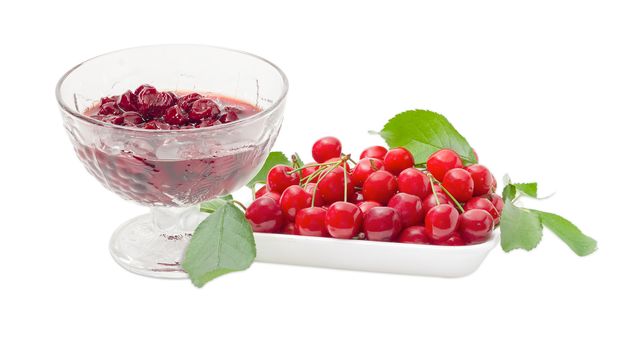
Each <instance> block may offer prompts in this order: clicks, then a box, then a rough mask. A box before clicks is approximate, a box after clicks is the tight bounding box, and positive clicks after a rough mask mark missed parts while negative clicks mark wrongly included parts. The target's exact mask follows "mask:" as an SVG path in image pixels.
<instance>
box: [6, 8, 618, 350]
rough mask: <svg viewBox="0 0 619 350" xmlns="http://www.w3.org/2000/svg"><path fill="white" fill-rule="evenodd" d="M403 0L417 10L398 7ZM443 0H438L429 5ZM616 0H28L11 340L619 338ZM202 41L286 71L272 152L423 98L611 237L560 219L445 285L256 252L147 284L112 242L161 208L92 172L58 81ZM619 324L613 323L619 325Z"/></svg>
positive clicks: (182, 343) (519, 175) (11, 87)
mask: <svg viewBox="0 0 619 350" xmlns="http://www.w3.org/2000/svg"><path fill="white" fill-rule="evenodd" d="M402 3H404V2H402ZM429 3H431V4H429ZM611 4H612V1H608V2H598V1H581V2H572V1H558V2H556V3H551V2H544V1H531V2H528V1H519V2H513V4H512V5H500V4H498V2H497V1H488V2H471V1H466V2H464V1H463V2H453V3H447V2H441V1H433V2H428V4H415V5H413V4H410V5H407V6H403V5H398V4H396V3H391V2H389V1H380V2H373V3H368V4H367V5H364V4H362V3H361V2H354V3H353V2H351V3H350V4H346V5H345V4H343V3H342V4H341V5H340V4H336V3H335V2H334V1H330V2H321V1H316V0H314V1H309V2H297V1H286V2H282V3H281V4H276V3H272V2H270V1H265V0H260V1H250V2H247V3H237V2H235V1H218V2H207V1H196V2H185V1H180V0H176V1H165V2H159V1H152V0H151V1H148V2H137V1H135V2H134V1H127V0H124V1H113V0H108V1H105V2H103V1H96V2H95V1H83V0H82V1H72V2H69V1H66V2H61V1H45V2H40V3H38V4H36V3H33V2H24V1H20V2H18V1H12V2H7V3H4V4H3V6H2V7H3V8H2V13H1V14H0V17H1V20H0V29H1V31H0V35H1V40H2V41H1V42H2V51H3V53H2V54H1V56H0V61H1V65H0V69H1V72H0V73H1V74H0V89H1V95H0V96H2V107H1V109H0V111H1V113H0V115H1V117H0V118H2V124H1V125H2V129H3V130H2V133H1V136H0V142H1V147H0V152H1V156H2V158H1V159H2V163H1V164H2V166H1V170H0V176H1V181H0V184H1V185H2V187H1V190H0V191H1V192H0V194H1V195H2V198H1V202H2V206H3V208H2V211H1V213H2V214H0V217H1V220H2V225H1V226H0V227H2V228H1V233H2V242H1V243H0V261H2V265H1V269H2V279H1V280H2V282H1V287H0V323H1V325H0V334H1V335H0V348H2V349H25V348H38V349H41V348H47V347H51V348H62V349H74V348H77V349H91V348H107V349H112V348H114V349H115V348H119V349H123V348H131V347H132V348H140V349H160V348H161V349H164V348H165V349H171V348H173V349H186V348H209V349H220V348H233V347H234V348H243V349H249V348H269V349H276V348H284V349H296V348H301V349H303V348H307V349H319V348H345V349H350V348H358V349H359V348H381V349H382V348H413V347H416V348H429V347H433V348H452V349H453V348H474V349H486V348H493V347H497V348H503V349H521V348H528V347H536V348H537V347H539V348H541V347H546V348H547V347H552V348H561V347H565V346H577V347H583V348H584V347H586V348H613V347H614V348H617V346H618V345H619V342H618V341H617V338H616V330H617V329H616V327H617V313H618V312H619V308H618V302H617V295H618V294H619V289H618V287H617V282H618V273H617V267H618V266H619V264H618V262H619V261H618V256H619V253H618V252H617V249H616V247H617V244H618V243H619V242H618V238H617V236H618V235H619V232H618V230H617V217H618V215H617V213H616V207H617V204H616V203H617V198H618V195H619V193H618V191H617V183H618V182H617V181H618V180H617V156H616V152H617V151H618V149H619V147H617V146H618V145H617V136H616V133H617V131H618V126H619V123H617V118H619V115H618V112H619V103H618V96H619V95H618V92H619V68H618V67H619V53H618V51H617V43H618V40H617V39H618V38H617V36H618V34H619V21H617V18H618V15H619V12H618V11H617V10H616V9H615V8H613V7H612V6H611ZM159 43H205V44H212V45H218V46H225V47H231V48H237V49H241V50H245V51H250V52H253V53H256V54H258V55H262V56H264V57H266V58H268V59H270V60H272V61H273V62H275V63H276V64H278V65H279V66H280V67H281V68H282V69H283V70H284V71H285V72H286V73H287V74H288V77H289V79H290V94H289V100H288V106H287V110H286V118H285V121H284V126H283V128H282V132H281V134H280V137H279V139H278V141H277V144H276V146H275V149H278V150H283V151H286V152H289V153H290V152H292V151H294V150H297V151H299V152H300V153H301V154H302V155H305V156H306V158H307V157H308V156H309V148H310V147H311V143H312V142H313V140H314V139H316V138H318V137H320V136H324V135H325V134H333V135H335V136H338V137H339V138H340V139H341V140H342V141H343V143H344V147H345V150H346V151H350V152H353V154H357V155H358V152H359V151H360V149H361V148H362V147H364V146H366V145H370V144H372V143H378V142H380V139H378V138H377V137H375V136H370V135H368V134H367V133H366V131H367V130H370V129H373V130H379V129H380V128H381V127H382V125H383V123H384V122H385V121H386V120H387V119H388V118H390V117H391V116H393V115H395V114H396V113H398V112H401V111H403V110H406V109H413V108H425V109H431V110H434V111H437V112H440V113H442V114H444V115H446V116H447V117H448V118H449V119H450V120H451V121H452V123H453V124H454V125H455V126H456V127H457V128H458V129H459V130H460V131H461V133H462V134H464V135H465V136H466V137H467V138H468V140H469V142H470V143H471V144H472V145H473V146H474V147H475V148H476V150H477V152H478V153H479V155H480V159H481V162H482V163H483V164H485V165H487V166H489V167H490V168H491V169H492V170H493V171H494V173H495V174H496V175H497V177H498V178H500V177H502V175H503V174H505V173H507V172H509V174H510V175H511V176H512V178H513V179H515V180H517V181H529V180H537V181H539V182H540V186H541V193H542V194H550V193H552V192H555V191H556V192H557V194H556V195H555V196H554V197H553V198H551V199H549V200H547V201H545V202H543V203H539V204H538V207H539V208H545V209H548V210H551V211H556V212H557V213H560V214H563V215H564V216H566V217H568V218H570V219H571V220H573V221H574V222H575V223H576V224H578V225H579V226H580V227H581V228H582V229H583V230H584V231H585V232H586V233H588V234H589V235H591V236H593V237H595V238H596V239H597V240H598V242H599V247H600V248H599V251H598V252H597V253H595V254H594V255H592V256H589V257H585V258H579V257H577V256H575V255H574V254H572V252H571V251H570V250H569V249H568V248H567V247H566V246H564V245H563V244H562V243H561V242H560V241H559V240H558V239H556V238H555V237H554V236H553V235H552V234H551V233H549V232H547V233H546V235H545V237H544V239H543V241H542V243H541V244H540V246H539V247H538V248H537V249H536V250H534V251H533V252H529V253H527V252H521V251H518V252H513V253H510V254H506V253H503V252H502V251H501V250H500V248H499V249H496V250H494V251H493V252H492V253H491V254H490V256H489V257H488V259H487V260H486V261H485V262H484V264H483V265H482V266H481V268H480V269H479V270H478V271H477V272H476V273H475V274H473V275H471V276H470V277H466V278H461V279H436V278H423V277H411V276H397V275H387V274H371V273H362V272H347V271H334V270H327V269H314V268H302V267H294V266H278V265H267V264H255V265H254V266H252V267H251V268H250V269H249V270H247V271H245V272H241V273H235V274H230V275H227V276H224V277H222V278H220V279H218V280H215V281H214V282H212V283H211V284H209V285H207V286H206V287H204V288H203V289H197V288H194V287H193V286H192V285H191V283H190V282H189V281H187V280H180V281H178V280H176V281H168V280H158V279H151V278H145V277H139V276H137V275H133V274H131V273H128V272H126V271H125V270H123V269H122V268H120V267H119V266H117V265H116V264H115V263H114V262H113V260H112V259H111V257H110V256H109V253H108V250H107V243H108V239H109V237H110V234H111V232H112V231H113V230H114V229H115V227H116V226H117V225H118V224H119V223H120V222H122V221H123V220H125V219H127V218H129V217H132V216H135V215H137V214H140V213H142V212H143V211H144V209H143V208H140V207H138V206H136V205H134V204H132V203H129V202H125V201H122V200H120V199H119V198H117V197H116V196H115V195H114V194H112V193H111V192H108V191H107V190H105V189H104V188H103V187H102V186H101V185H100V184H99V183H97V181H96V180H95V179H94V178H92V177H91V176H90V175H88V174H87V172H86V171H85V170H84V168H83V166H82V165H81V164H80V163H79V161H78V159H77V157H75V155H74V154H73V150H72V147H71V145H70V143H69V140H68V138H67V137H66V135H65V133H64V130H63V128H62V125H61V118H60V116H59V113H58V110H57V106H56V102H55V99H54V87H55V84H56V81H57V79H58V78H59V77H60V76H61V75H62V74H63V73H64V72H65V71H66V70H67V69H68V68H70V67H72V66H73V65H75V64H77V63H79V62H81V61H83V60H85V59H87V58H90V57H92V56H95V55H98V54H101V53H104V52H107V51H111V50H116V49H119V48H125V47H130V46H138V45H145V44H159ZM611 332H612V333H611Z"/></svg>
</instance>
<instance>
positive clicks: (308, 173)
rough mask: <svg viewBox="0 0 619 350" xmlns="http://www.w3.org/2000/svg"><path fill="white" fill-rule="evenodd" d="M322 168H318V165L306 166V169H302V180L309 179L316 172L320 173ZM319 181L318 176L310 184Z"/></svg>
mask: <svg viewBox="0 0 619 350" xmlns="http://www.w3.org/2000/svg"><path fill="white" fill-rule="evenodd" d="M319 168H320V167H319V166H318V164H316V163H310V164H305V167H303V168H302V169H301V178H302V179H307V178H308V177H309V176H311V175H312V174H313V173H315V172H316V171H318V169H319ZM303 181H305V180H303ZM316 181H318V175H317V176H315V177H313V178H312V180H311V181H310V182H316Z"/></svg>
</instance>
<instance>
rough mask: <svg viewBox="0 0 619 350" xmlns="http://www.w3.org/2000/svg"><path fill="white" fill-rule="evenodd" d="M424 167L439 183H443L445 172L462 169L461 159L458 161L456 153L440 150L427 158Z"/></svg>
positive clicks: (458, 157)
mask: <svg viewBox="0 0 619 350" xmlns="http://www.w3.org/2000/svg"><path fill="white" fill-rule="evenodd" d="M426 167H427V168H428V171H429V172H430V174H432V176H434V177H435V178H436V179H438V180H439V181H443V177H444V176H445V173H447V171H449V170H451V169H454V168H462V159H460V156H458V154H457V153H456V152H454V151H452V150H450V149H442V150H439V151H436V152H434V153H433V154H432V155H431V156H430V157H428V161H427V162H426Z"/></svg>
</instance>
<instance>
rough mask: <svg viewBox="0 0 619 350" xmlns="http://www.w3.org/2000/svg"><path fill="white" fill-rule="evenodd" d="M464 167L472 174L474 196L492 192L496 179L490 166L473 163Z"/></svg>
mask: <svg viewBox="0 0 619 350" xmlns="http://www.w3.org/2000/svg"><path fill="white" fill-rule="evenodd" d="M464 169H465V170H466V171H468V172H469V174H471V178H472V179H473V196H481V195H484V194H488V193H490V190H491V189H492V182H493V180H494V179H493V176H492V174H491V173H490V170H488V168H486V167H485V166H483V165H480V164H473V165H469V166H467V167H466V168H464Z"/></svg>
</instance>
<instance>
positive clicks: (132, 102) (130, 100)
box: [118, 90, 138, 112]
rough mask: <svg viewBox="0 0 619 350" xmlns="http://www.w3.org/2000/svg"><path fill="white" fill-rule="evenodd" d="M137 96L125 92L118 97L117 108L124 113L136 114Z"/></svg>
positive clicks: (128, 91)
mask: <svg viewBox="0 0 619 350" xmlns="http://www.w3.org/2000/svg"><path fill="white" fill-rule="evenodd" d="M136 104H137V96H136V95H135V94H134V93H133V92H132V91H131V90H127V91H126V92H125V93H124V94H122V95H120V96H118V107H120V108H121V109H122V110H123V111H125V112H136V111H137V110H138V107H137V105H136Z"/></svg>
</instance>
